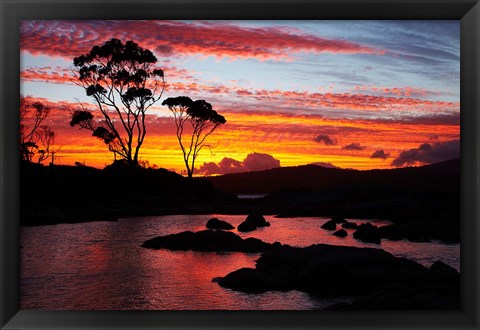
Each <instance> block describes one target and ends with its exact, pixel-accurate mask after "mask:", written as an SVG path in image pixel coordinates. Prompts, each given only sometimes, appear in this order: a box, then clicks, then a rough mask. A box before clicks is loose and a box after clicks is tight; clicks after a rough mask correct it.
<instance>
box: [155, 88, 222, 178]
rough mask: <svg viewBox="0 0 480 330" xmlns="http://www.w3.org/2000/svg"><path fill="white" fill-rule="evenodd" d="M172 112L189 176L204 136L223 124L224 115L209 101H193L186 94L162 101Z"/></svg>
mask: <svg viewBox="0 0 480 330" xmlns="http://www.w3.org/2000/svg"><path fill="white" fill-rule="evenodd" d="M162 105H164V106H167V107H168V108H169V109H170V111H171V112H172V113H173V117H174V120H175V126H176V128H177V131H176V134H177V139H178V142H179V144H180V148H181V150H182V153H183V160H184V162H185V167H186V169H187V175H188V177H189V178H191V177H192V176H193V173H194V171H195V160H196V159H197V157H198V155H199V153H200V150H202V148H203V147H204V146H206V145H205V144H204V142H205V140H206V138H207V137H208V136H209V135H210V134H212V133H213V131H215V129H216V128H217V127H218V126H220V125H222V124H225V123H226V122H227V121H226V119H225V117H224V116H222V115H220V114H218V113H217V112H216V111H215V110H213V107H212V105H211V104H210V103H208V102H206V101H205V100H196V101H193V100H192V99H190V98H189V97H187V96H178V97H171V98H168V99H166V100H164V101H163V103H162ZM185 130H188V132H187V134H189V139H187V141H185V139H183V135H184V133H185Z"/></svg>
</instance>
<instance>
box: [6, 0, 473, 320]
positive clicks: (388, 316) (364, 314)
mask: <svg viewBox="0 0 480 330" xmlns="http://www.w3.org/2000/svg"><path fill="white" fill-rule="evenodd" d="M0 11H1V17H0V22H1V23H0V24H1V57H0V72H1V80H0V81H1V88H0V100H1V110H0V125H1V129H0V133H1V135H0V153H1V156H0V180H1V181H0V196H1V199H0V211H1V213H0V214H1V218H0V226H1V227H0V228H1V229H0V230H1V239H0V262H1V264H0V265H1V272H0V276H1V278H0V282H1V287H0V292H1V297H0V305H1V308H0V326H1V329H27V328H28V329H104V328H105V329H107V328H108V329H147V328H148V329H156V328H159V329H187V328H188V329H201V328H202V329H214V328H218V329H220V328H221V329H229V328H231V329H234V328H235V329H243V328H248V329H267V328H279V329H306V328H315V329H330V328H331V329H375V328H381V329H426V328H429V329H479V316H478V311H479V304H478V302H479V283H478V280H479V276H480V274H479V243H478V242H479V241H480V235H479V225H478V220H479V206H478V203H479V188H480V181H479V179H480V176H479V169H480V160H479V156H480V153H479V143H478V141H479V140H480V136H479V132H480V116H479V110H480V103H479V91H480V88H479V87H480V86H479V80H480V78H479V77H480V75H479V69H480V66H479V62H480V51H479V50H480V46H479V42H480V4H479V2H478V0H421V1H414V0H391V1H388V0H336V1H335V0H327V1H320V0H313V1H308V0H299V1H294V0H259V1H255V0H229V1H225V0H224V1H220V0H217V1H213V0H197V1H193V0H177V1H174V0H164V1H160V0H139V1H134V0H117V1H114V0H111V1H110V0H108V1H107V0H84V1H77V0H69V1H65V0H37V1H34V0H0ZM22 19H229V20H230V19H428V20H430V19H455V20H461V169H462V173H461V201H462V203H461V207H462V210H461V214H462V223H461V295H462V304H461V310H460V311H441V312H436V311H378V310H376V311H355V312H352V311H328V312H327V311H319V312H313V311H297V312H294V311H288V312H276V311H271V312H255V311H82V312H76V311H22V310H19V238H18V236H19V235H18V233H19V157H17V156H16V155H17V153H18V145H17V141H18V120H19V119H18V108H19V94H20V93H19V86H20V77H19V72H20V65H19V60H20V56H19V32H20V30H19V22H20V20H22Z"/></svg>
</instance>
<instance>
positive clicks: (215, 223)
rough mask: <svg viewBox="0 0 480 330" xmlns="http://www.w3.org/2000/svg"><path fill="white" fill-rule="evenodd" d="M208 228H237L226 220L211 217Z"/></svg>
mask: <svg viewBox="0 0 480 330" xmlns="http://www.w3.org/2000/svg"><path fill="white" fill-rule="evenodd" d="M207 228H208V229H223V230H232V229H235V227H234V226H232V225H231V224H229V223H228V222H226V221H222V220H219V219H217V218H211V219H210V220H208V222H207Z"/></svg>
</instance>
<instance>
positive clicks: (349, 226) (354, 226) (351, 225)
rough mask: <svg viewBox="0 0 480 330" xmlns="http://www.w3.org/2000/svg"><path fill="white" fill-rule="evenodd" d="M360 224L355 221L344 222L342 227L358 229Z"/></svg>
mask: <svg viewBox="0 0 480 330" xmlns="http://www.w3.org/2000/svg"><path fill="white" fill-rule="evenodd" d="M357 227H358V225H357V224H356V223H355V222H345V223H342V228H345V229H356V228H357Z"/></svg>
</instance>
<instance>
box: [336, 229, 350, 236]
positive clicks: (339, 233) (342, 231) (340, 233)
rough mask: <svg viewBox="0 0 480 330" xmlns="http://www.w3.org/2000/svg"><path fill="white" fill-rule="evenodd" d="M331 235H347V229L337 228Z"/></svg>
mask: <svg viewBox="0 0 480 330" xmlns="http://www.w3.org/2000/svg"><path fill="white" fill-rule="evenodd" d="M333 235H335V236H338V237H347V235H348V234H347V231H346V230H345V229H340V230H337V231H336V232H334V233H333Z"/></svg>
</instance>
